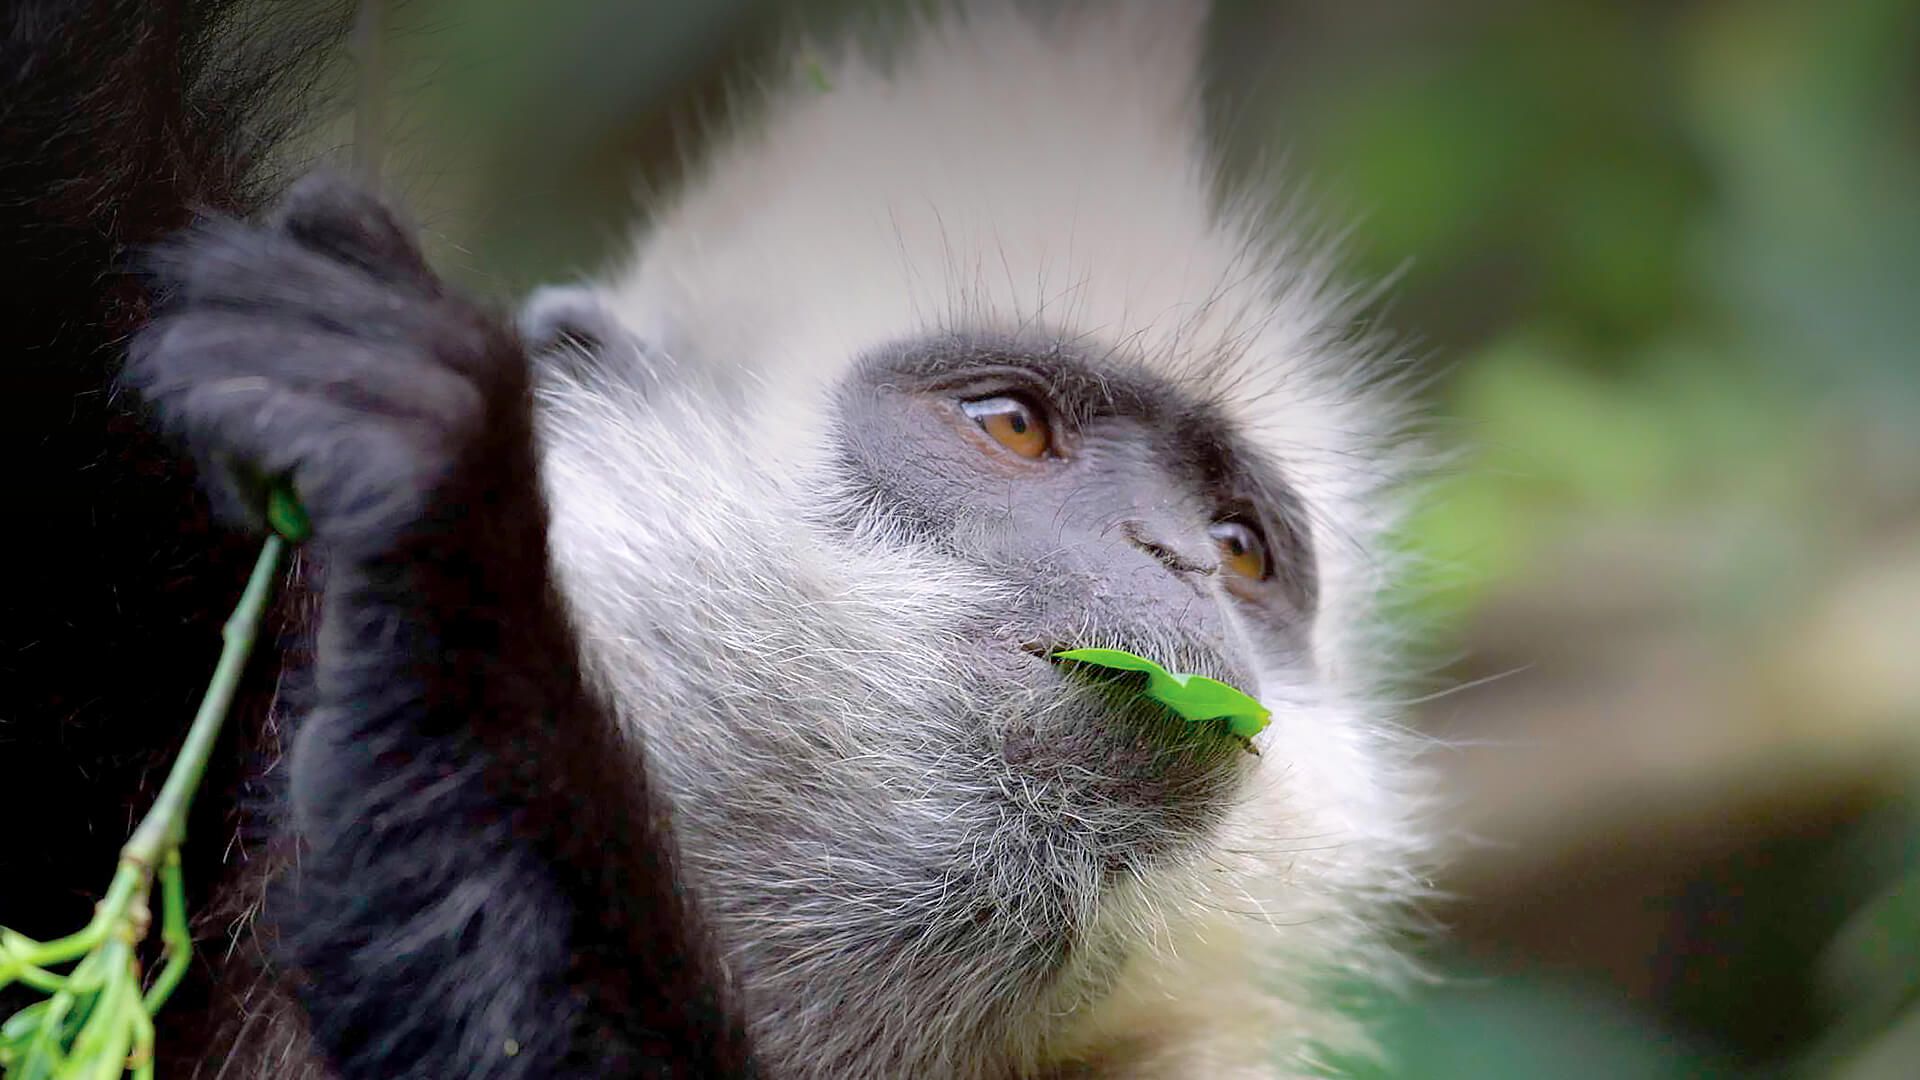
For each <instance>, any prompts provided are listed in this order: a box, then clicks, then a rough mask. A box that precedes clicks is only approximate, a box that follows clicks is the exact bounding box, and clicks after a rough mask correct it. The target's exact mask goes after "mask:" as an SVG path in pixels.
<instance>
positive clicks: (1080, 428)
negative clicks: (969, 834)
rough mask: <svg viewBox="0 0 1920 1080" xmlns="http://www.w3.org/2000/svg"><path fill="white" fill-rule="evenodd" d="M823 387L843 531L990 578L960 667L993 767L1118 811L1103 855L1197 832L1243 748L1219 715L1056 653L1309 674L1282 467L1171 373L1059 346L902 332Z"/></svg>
mask: <svg viewBox="0 0 1920 1080" xmlns="http://www.w3.org/2000/svg"><path fill="white" fill-rule="evenodd" d="M836 405H837V408H836V413H835V425H834V428H833V432H832V436H831V438H832V440H833V443H834V446H835V448H836V453H835V455H834V466H835V468H834V470H833V471H834V472H835V474H836V482H837V483H838V484H839V485H840V486H841V487H842V488H843V489H844V492H845V493H844V494H843V495H842V496H841V497H840V498H839V499H838V500H836V502H835V503H834V505H835V506H836V507H837V508H838V509H839V511H840V512H841V513H842V514H843V515H844V517H843V519H842V521H841V525H842V527H843V528H845V529H846V530H847V531H849V532H859V531H862V530H865V531H867V532H876V531H878V532H883V533H886V534H889V535H892V536H895V537H897V538H900V539H902V540H906V541H910V542H912V543H914V544H916V545H918V546H920V547H921V549H922V550H923V551H924V552H925V555H926V557H927V558H928V559H930V560H937V559H947V560H951V561H953V562H954V563H956V564H959V565H962V566H965V567H968V568H971V569H973V570H977V571H978V572H980V573H983V574H985V575H986V576H987V577H988V578H990V579H991V580H992V581H993V582H995V583H996V584H997V585H998V586H999V588H998V589H997V590H996V595H998V596H1002V597H1004V599H1003V600H1002V601H1001V602H1000V603H999V604H997V605H994V606H992V607H991V608H989V609H988V610H986V611H983V612H980V613H978V614H977V615H976V616H975V617H974V619H973V620H971V621H970V629H971V637H970V640H969V641H968V642H967V649H966V652H965V654H964V657H965V658H964V659H962V660H960V661H959V662H958V663H957V664H956V668H957V670H956V674H959V675H964V676H967V677H970V680H971V684H974V685H978V686H979V690H978V691H977V696H978V697H979V698H980V699H982V701H981V702H976V703H975V704H974V706H973V707H974V708H975V709H977V710H978V713H979V717H978V719H979V722H980V723H981V724H982V725H983V726H984V727H985V728H986V730H987V731H988V732H989V735H990V737H991V738H992V739H994V740H995V741H996V742H997V743H998V745H999V747H1000V754H1001V758H1002V760H1003V761H1004V763H1005V764H1006V766H1007V768H1008V769H1009V771H1010V772H1011V773H1012V774H1014V775H1015V776H1016V777H1017V778H1018V779H1019V780H1020V781H1021V782H1032V783H1038V784H1045V785H1048V786H1050V787H1052V788H1053V789H1055V790H1056V794H1058V795H1059V796H1060V797H1061V798H1062V799H1063V800H1066V801H1072V802H1075V803H1082V804H1084V806H1083V809H1084V810H1085V811H1086V812H1091V813H1097V812H1099V811H1100V810H1101V809H1102V807H1103V805H1104V804H1109V803H1110V804H1113V805H1116V806H1119V807H1124V808H1126V809H1129V810H1132V811H1136V812H1137V813H1138V816H1136V817H1135V818H1134V820H1133V826H1134V827H1133V828H1131V829H1127V830H1121V831H1120V832H1119V833H1114V832H1110V833H1108V834H1107V835H1106V836H1105V837H1104V839H1105V840H1107V841H1109V842H1110V847H1109V850H1108V851H1107V852H1106V854H1105V856H1104V857H1105V858H1106V859H1108V860H1109V861H1110V862H1111V863H1112V864H1113V865H1114V866H1116V867H1121V866H1129V865H1133V864H1134V863H1135V862H1136V861H1137V860H1140V859H1143V858H1145V857H1146V856H1147V855H1148V854H1149V853H1151V852H1154V851H1156V850H1161V849H1164V848H1165V847H1167V846H1169V845H1171V846H1173V847H1175V848H1185V847H1188V846H1190V845H1191V844H1192V843H1193V842H1195V841H1197V840H1198V839H1199V838H1200V837H1202V836H1203V835H1204V834H1205V833H1206V829H1207V825H1208V823H1209V822H1212V821H1214V820H1216V819H1217V817H1218V815H1219V813H1220V812H1222V811H1223V809H1224V808H1225V805H1226V803H1227V801H1228V799H1229V798H1230V796H1231V793H1232V790H1233V786H1234V782H1235V779H1236V778H1237V777H1238V776H1239V775H1240V773H1241V772H1242V771H1243V769H1244V768H1245V766H1246V764H1247V763H1246V762H1245V761H1244V760H1243V755H1242V754H1241V753H1240V752H1239V746H1238V744H1237V743H1235V742H1234V741H1232V740H1230V739H1229V738H1228V737H1227V736H1226V733H1225V731H1224V725H1223V724H1220V723H1213V724H1208V723H1198V724H1196V723H1191V722H1187V721H1184V720H1181V719H1179V718H1178V717H1176V716H1174V715H1173V714H1171V713H1170V712H1169V711H1168V710H1167V709H1165V708H1164V707H1163V706H1159V705H1157V704H1154V703H1152V702H1150V701H1143V700H1141V699H1140V698H1139V697H1138V695H1137V694H1136V693H1135V692H1134V691H1136V690H1137V689H1138V680H1137V679H1129V678H1125V677H1122V678H1120V679H1113V678H1110V677H1105V676H1102V675H1101V674H1100V673H1098V672H1094V671H1091V670H1087V669H1079V670H1075V668H1076V665H1072V664H1064V665H1063V664H1060V663H1058V662H1056V661H1054V660H1053V659H1052V657H1053V654H1054V653H1056V652H1059V651H1060V650H1063V649H1070V648H1075V647H1082V646H1104V647H1112V648H1121V649H1126V650H1128V651H1131V652H1135V653H1139V654H1142V655H1146V656H1150V657H1153V658H1155V659H1157V660H1159V661H1161V662H1163V663H1165V664H1167V665H1169V666H1170V667H1172V668H1173V669H1174V670H1181V671H1192V672H1197V673H1201V674H1206V675H1210V676H1212V677H1214V678H1217V679H1221V680H1224V681H1227V682H1230V683H1234V684H1237V685H1243V686H1251V685H1253V680H1254V677H1255V672H1256V671H1257V670H1268V671H1272V670H1275V669H1280V670H1288V669H1295V670H1300V671H1304V670H1305V669H1306V668H1307V667H1308V666H1309V665H1308V664H1307V662H1306V661H1307V658H1306V656H1305V653H1306V649H1307V642H1308V635H1307V630H1308V627H1309V623H1310V620H1311V619H1312V616H1313V608H1314V600H1315V595H1314V594H1315V587H1314V571H1313V565H1312V551H1311V545H1310V543H1309V540H1308V538H1307V533H1306V529H1305V525H1304V515H1303V514H1302V513H1301V511H1300V509H1299V505H1298V500H1297V497H1296V496H1295V495H1294V494H1293V492H1292V491H1291V489H1289V488H1288V487H1287V486H1286V484H1285V483H1284V480H1283V479H1282V478H1281V477H1280V476H1279V475H1278V473H1277V471H1276V470H1274V469H1272V468H1271V467H1270V466H1268V465H1267V464H1266V463H1265V462H1263V461H1261V460H1260V459H1259V457H1258V456H1257V455H1256V454H1254V453H1253V452H1252V451H1251V450H1250V449H1249V448H1248V447H1246V446H1244V445H1243V444H1241V443H1240V442H1239V441H1238V440H1236V439H1235V438H1234V437H1233V435H1232V432H1231V429H1230V427H1229V425H1228V423H1227V422H1226V421H1225V420H1224V418H1222V417H1221V416H1220V415H1219V414H1218V412H1217V411H1215V410H1213V409H1211V408H1209V407H1208V406H1207V405H1206V404H1204V403H1203V402H1201V401H1198V400H1196V399H1195V398H1194V397H1193V396H1191V395H1190V394H1189V393H1188V392H1187V391H1185V390H1183V389H1182V388H1181V387H1180V386H1179V385H1177V384H1176V383H1175V382H1173V381H1171V380H1168V379H1164V378H1161V377H1158V376H1155V375H1153V374H1151V373H1150V370H1149V369H1148V368H1147V367H1146V366H1145V365H1142V364H1130V363H1127V362H1125V361H1124V360H1121V359H1119V358H1117V357H1116V356H1114V355H1112V354H1108V355H1104V356H1101V357H1099V363H1098V366H1096V364H1095V362H1094V359H1093V358H1091V357H1088V356H1084V355H1080V354H1078V353H1076V351H1075V350H1073V349H1072V348H1067V347H1062V346H1060V345H1057V344H1044V343H1043V344H1037V345H1035V344H1025V343H1021V342H1018V341H1014V340H994V339H987V338H973V339H956V338H945V339H940V340H934V341H920V342H914V343H910V344H906V345H902V346H898V347H895V348H892V349H888V350H884V351H882V352H880V353H878V354H876V355H873V356H870V357H868V358H867V359H866V360H865V361H864V362H863V363H861V364H858V365H856V366H855V367H854V368H853V369H852V371H851V372H849V374H848V375H847V376H846V378H845V380H844V382H843V384H842V385H841V387H840V388H839V392H838V394H837V403H836ZM1008 702H1018V703H1019V707H1018V708H1011V709H1010V708H1008V707H1007V703H1008ZM1068 792H1071V795H1070V796H1069V795H1068V794H1067V793H1068ZM1123 834H1135V835H1132V839H1131V842H1123V841H1121V839H1120V837H1121V835H1123Z"/></svg>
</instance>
